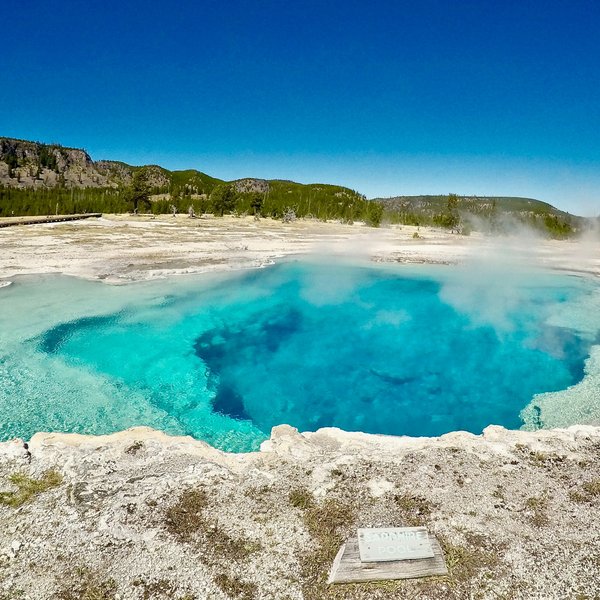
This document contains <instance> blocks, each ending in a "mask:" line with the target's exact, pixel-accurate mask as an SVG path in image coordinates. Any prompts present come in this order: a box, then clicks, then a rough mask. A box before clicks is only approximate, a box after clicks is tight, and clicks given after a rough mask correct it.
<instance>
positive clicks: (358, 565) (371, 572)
mask: <svg viewBox="0 0 600 600" xmlns="http://www.w3.org/2000/svg"><path fill="white" fill-rule="evenodd" d="M403 529H404V531H406V528H403ZM408 529H409V530H410V529H411V528H408ZM412 529H413V530H414V529H417V530H421V529H424V528H423V527H417V528H412ZM362 531H365V530H362ZM366 531H377V530H372V529H370V530H369V529H367V530H366ZM383 531H396V530H395V529H387V530H383ZM400 531H402V529H401V530H400ZM360 532H361V530H360V529H359V534H360ZM391 537H392V538H398V539H393V540H392V541H393V542H394V544H395V545H396V547H397V546H398V542H399V539H402V541H404V537H406V536H391ZM366 539H367V536H364V535H363V544H373V542H367V541H366ZM384 539H385V541H386V542H388V541H389V538H388V539H386V538H384ZM407 539H408V540H410V541H409V542H408V543H407V544H404V551H403V552H402V555H403V556H404V557H405V558H402V559H400V560H398V559H396V560H387V559H386V560H383V561H380V562H377V561H373V562H363V561H362V560H361V556H360V554H359V550H358V545H359V542H358V539H357V538H351V539H349V540H347V541H346V543H345V544H342V547H341V548H340V550H339V552H338V553H337V556H336V557H335V560H334V561H333V565H332V566H331V571H330V572H329V578H328V580H327V583H361V582H364V581H385V580H388V579H389V580H394V579H413V578H415V577H431V576H433V575H447V574H448V569H447V568H446V562H445V561H444V553H443V552H442V548H441V547H440V544H439V542H438V541H437V540H436V539H435V537H433V536H432V535H429V537H428V541H429V544H430V547H431V549H432V552H431V557H429V558H416V559H413V558H412V557H413V556H415V553H414V552H410V556H409V557H408V558H410V560H408V558H406V556H407V553H406V551H405V550H406V546H408V548H409V550H410V549H412V548H413V547H414V544H415V542H413V539H414V538H413V535H412V534H411V535H410V536H408V538H407ZM417 539H419V540H421V541H420V542H418V544H417V545H419V544H422V539H423V538H422V536H421V534H420V533H419V534H418V536H417ZM380 542H381V540H379V539H378V540H376V542H375V543H376V544H378V543H380ZM386 547H387V546H386ZM371 550H372V548H371ZM395 551H396V550H394V552H395ZM368 552H370V550H368ZM386 555H387V554H386ZM371 556H372V555H371V554H367V557H369V560H371V558H370V557H371Z"/></svg>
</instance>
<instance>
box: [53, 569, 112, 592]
mask: <svg viewBox="0 0 600 600" xmlns="http://www.w3.org/2000/svg"><path fill="white" fill-rule="evenodd" d="M68 580H69V581H68V582H67V583H65V584H63V587H61V589H60V590H59V591H58V592H57V593H56V594H55V595H54V599H55V600H116V597H117V596H116V594H117V584H116V583H115V581H114V580H113V579H104V578H103V577H102V576H101V575H100V573H98V572H96V571H92V570H91V569H88V568H85V567H80V568H77V569H75V570H74V572H72V573H70V574H69V576H68Z"/></svg>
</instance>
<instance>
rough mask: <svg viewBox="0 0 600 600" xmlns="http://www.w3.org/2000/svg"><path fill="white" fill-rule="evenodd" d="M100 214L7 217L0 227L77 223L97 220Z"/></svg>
mask: <svg viewBox="0 0 600 600" xmlns="http://www.w3.org/2000/svg"><path fill="white" fill-rule="evenodd" d="M101 216H102V213H84V214H81V215H55V216H48V217H7V218H5V219H0V227H13V226H15V225H38V224H40V223H61V222H62V221H79V220H81V219H91V218H95V219H97V218H99V217H101Z"/></svg>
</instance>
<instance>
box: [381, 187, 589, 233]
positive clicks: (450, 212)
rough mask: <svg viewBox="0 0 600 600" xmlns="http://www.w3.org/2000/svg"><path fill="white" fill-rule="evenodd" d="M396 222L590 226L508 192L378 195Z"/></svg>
mask: <svg viewBox="0 0 600 600" xmlns="http://www.w3.org/2000/svg"><path fill="white" fill-rule="evenodd" d="M374 201H376V202H379V203H380V204H381V205H382V206H383V207H384V215H385V218H386V219H387V220H389V221H391V222H393V223H404V224H410V225H437V226H442V227H447V228H450V229H456V230H459V231H463V232H464V231H468V230H469V229H479V230H481V229H483V230H486V229H489V230H495V231H503V230H506V229H510V228H514V227H515V225H518V224H519V223H522V224H524V225H527V226H533V227H534V228H537V229H540V230H541V231H546V232H548V233H550V234H551V235H552V236H554V237H566V236H568V235H571V234H573V233H576V232H578V231H580V230H581V229H582V228H585V226H586V219H583V218H582V217H578V216H575V215H571V214H569V213H567V212H564V211H562V210H559V209H557V208H555V207H554V206H552V205H551V204H548V203H547V202H542V201H541V200H535V199H534V198H520V197H507V196H459V195H457V194H448V195H438V196H394V197H392V198H374Z"/></svg>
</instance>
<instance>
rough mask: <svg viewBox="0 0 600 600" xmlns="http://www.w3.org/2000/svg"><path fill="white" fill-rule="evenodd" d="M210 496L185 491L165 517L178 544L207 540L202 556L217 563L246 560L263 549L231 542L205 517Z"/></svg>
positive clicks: (251, 543) (250, 543)
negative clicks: (223, 560) (220, 561)
mask: <svg viewBox="0 0 600 600" xmlns="http://www.w3.org/2000/svg"><path fill="white" fill-rule="evenodd" d="M208 505H209V503H208V496H207V494H206V492H205V491H204V490H197V489H196V490H186V491H185V492H183V493H182V494H181V495H180V496H179V499H178V500H177V502H176V503H175V504H174V505H173V506H171V507H170V508H169V509H168V510H167V512H166V514H165V527H166V528H167V531H169V533H171V534H172V535H174V536H175V537H176V538H177V539H179V541H182V542H188V543H192V542H194V541H196V540H197V538H198V537H199V536H200V537H201V538H203V539H204V542H205V543H203V544H202V549H203V552H204V553H205V555H206V556H207V557H214V558H216V559H218V560H222V559H226V560H243V559H246V558H247V557H248V556H250V555H251V554H253V553H254V552H257V551H258V550H260V549H261V545H260V544H259V543H258V542H254V541H252V540H248V539H245V538H238V539H234V538H232V537H231V536H230V535H229V534H228V533H227V532H225V531H223V529H222V528H221V527H220V526H219V525H218V523H217V522H216V521H214V520H210V519H209V518H207V517H206V515H205V509H206V508H207V507H208Z"/></svg>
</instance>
